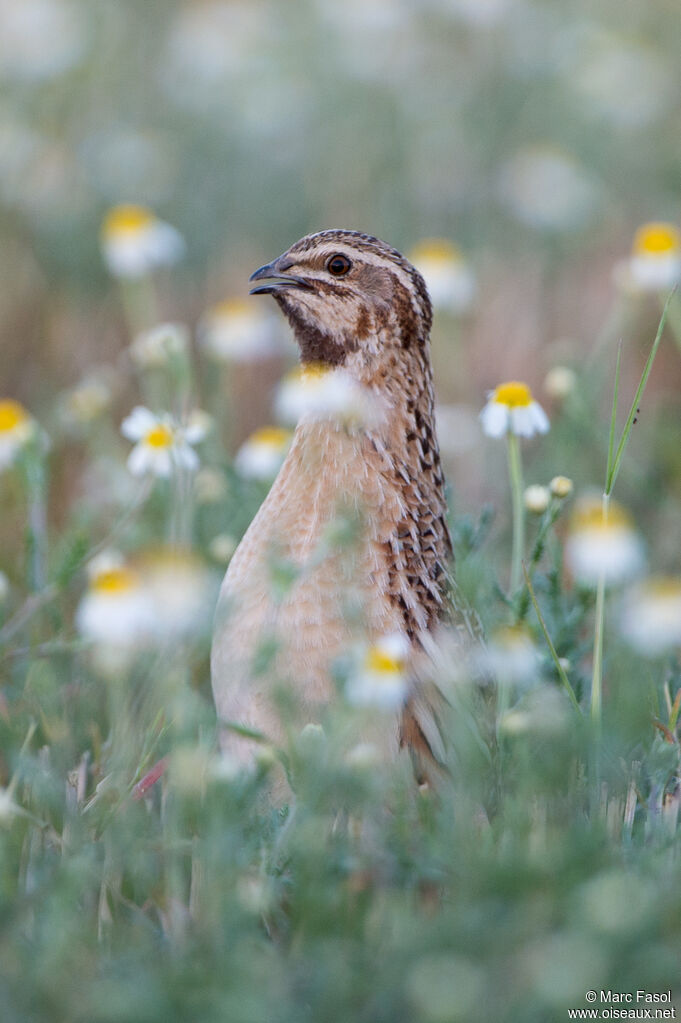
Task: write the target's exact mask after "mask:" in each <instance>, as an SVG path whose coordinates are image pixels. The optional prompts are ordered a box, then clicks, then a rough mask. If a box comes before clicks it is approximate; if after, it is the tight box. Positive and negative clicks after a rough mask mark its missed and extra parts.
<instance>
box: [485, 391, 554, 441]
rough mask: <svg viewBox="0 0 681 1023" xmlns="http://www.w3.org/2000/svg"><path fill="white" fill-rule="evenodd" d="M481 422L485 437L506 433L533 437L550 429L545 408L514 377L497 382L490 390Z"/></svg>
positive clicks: (500, 435) (501, 435)
mask: <svg viewBox="0 0 681 1023" xmlns="http://www.w3.org/2000/svg"><path fill="white" fill-rule="evenodd" d="M480 421H481V423H482V428H483V430H484V432H485V433H486V434H487V436H488V437H503V436H504V435H505V434H507V433H514V434H516V436H518V437H532V436H533V435H534V434H535V433H546V432H547V431H548V429H549V420H548V416H547V415H546V413H545V412H544V409H543V408H542V407H541V405H540V404H539V402H537V401H535V400H534V398H533V397H532V392H531V390H530V388H529V387H528V386H527V384H523V383H521V382H520V381H517V380H511V381H508V382H507V383H505V384H499V386H498V387H496V388H495V389H494V390H493V391H490V392H489V394H488V401H487V404H486V405H485V407H484V409H483V410H482V412H481V413H480Z"/></svg>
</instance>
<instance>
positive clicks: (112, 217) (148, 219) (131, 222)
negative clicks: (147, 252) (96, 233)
mask: <svg viewBox="0 0 681 1023" xmlns="http://www.w3.org/2000/svg"><path fill="white" fill-rule="evenodd" d="M155 219H156V218H155V217H154V214H153V213H152V212H151V210H148V209H147V208H146V206H134V205H133V204H132V203H125V204H123V205H121V206H114V208H113V209H112V210H109V212H108V213H107V215H106V217H105V218H104V223H103V224H102V235H103V236H104V238H117V237H120V236H121V235H131V234H138V233H139V232H140V231H144V230H146V229H147V228H148V227H150V226H151V225H152V224H153V223H154V221H155Z"/></svg>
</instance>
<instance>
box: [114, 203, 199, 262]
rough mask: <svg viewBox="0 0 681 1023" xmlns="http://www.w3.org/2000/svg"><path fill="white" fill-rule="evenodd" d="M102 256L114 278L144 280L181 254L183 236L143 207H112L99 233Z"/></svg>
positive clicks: (182, 250) (182, 251) (176, 259)
mask: <svg viewBox="0 0 681 1023" xmlns="http://www.w3.org/2000/svg"><path fill="white" fill-rule="evenodd" d="M101 246H102V255H103V257H104V261H105V262H106V264H107V266H108V268H109V270H110V271H111V273H112V274H113V275H114V277H124V278H130V279H134V278H138V277H144V276H145V275H146V274H148V273H149V272H150V271H151V270H153V269H155V268H156V267H158V266H168V265H171V264H173V263H176V262H177V261H178V260H179V259H180V258H181V257H182V255H183V254H184V248H185V245H184V240H183V238H182V235H181V234H180V233H179V231H177V230H176V229H175V228H174V227H171V226H170V224H166V223H165V221H163V220H159V218H158V217H157V216H156V215H155V214H154V213H152V212H151V210H149V209H147V208H146V207H145V206H135V205H132V204H123V205H120V206H114V208H113V209H112V210H110V211H109V213H108V214H107V216H106V217H105V219H104V223H103V224H102V230H101Z"/></svg>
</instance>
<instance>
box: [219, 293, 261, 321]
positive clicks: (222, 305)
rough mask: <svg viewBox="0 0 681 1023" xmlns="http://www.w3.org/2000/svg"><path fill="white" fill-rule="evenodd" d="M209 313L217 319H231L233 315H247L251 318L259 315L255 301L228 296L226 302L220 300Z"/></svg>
mask: <svg viewBox="0 0 681 1023" xmlns="http://www.w3.org/2000/svg"><path fill="white" fill-rule="evenodd" d="M209 315H210V316H211V318H212V319H215V320H222V319H225V320H229V319H232V318H233V317H237V316H238V317H242V316H247V317H248V318H249V319H251V318H254V317H255V316H257V311H256V308H255V306H254V305H253V303H249V302H246V301H245V300H244V299H243V298H227V299H225V301H224V302H218V303H217V305H214V306H213V308H212V309H210V310H209Z"/></svg>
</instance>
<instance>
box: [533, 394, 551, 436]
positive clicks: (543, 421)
mask: <svg viewBox="0 0 681 1023" xmlns="http://www.w3.org/2000/svg"><path fill="white" fill-rule="evenodd" d="M530 413H531V415H532V421H533V424H534V428H535V430H536V431H537V433H548V431H549V428H550V426H551V424H550V423H549V417H548V416H547V415H546V412H544V409H543V408H542V407H541V405H540V404H539V402H538V401H533V402H532V404H531V405H530Z"/></svg>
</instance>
